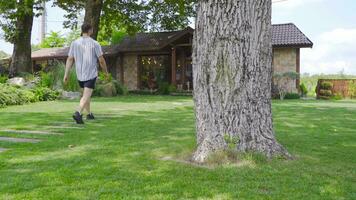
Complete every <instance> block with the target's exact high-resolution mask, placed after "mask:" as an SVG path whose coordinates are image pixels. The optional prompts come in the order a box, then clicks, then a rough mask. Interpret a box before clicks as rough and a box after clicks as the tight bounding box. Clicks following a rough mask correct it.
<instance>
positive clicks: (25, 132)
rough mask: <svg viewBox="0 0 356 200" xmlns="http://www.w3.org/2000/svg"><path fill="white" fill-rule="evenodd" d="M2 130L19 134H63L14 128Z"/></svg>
mask: <svg viewBox="0 0 356 200" xmlns="http://www.w3.org/2000/svg"><path fill="white" fill-rule="evenodd" d="M0 132H4V133H18V134H37V135H62V134H61V133H55V132H48V131H31V130H12V129H5V130H0Z"/></svg>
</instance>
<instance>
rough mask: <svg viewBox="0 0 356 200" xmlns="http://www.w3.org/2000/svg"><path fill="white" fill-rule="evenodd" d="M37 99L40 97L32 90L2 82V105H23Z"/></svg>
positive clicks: (0, 105) (0, 102)
mask: <svg viewBox="0 0 356 200" xmlns="http://www.w3.org/2000/svg"><path fill="white" fill-rule="evenodd" d="M36 101H39V98H38V96H36V95H35V93H34V92H32V91H31V90H27V89H24V88H20V87H15V86H10V85H6V84H0V107H5V106H8V105H22V104H25V103H30V102H36Z"/></svg>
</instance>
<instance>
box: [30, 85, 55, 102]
mask: <svg viewBox="0 0 356 200" xmlns="http://www.w3.org/2000/svg"><path fill="white" fill-rule="evenodd" d="M33 92H34V93H35V95H36V97H37V98H38V99H39V100H40V101H53V100H56V99H58V98H59V92H58V91H54V90H51V89H50V88H47V87H36V88H35V89H33Z"/></svg>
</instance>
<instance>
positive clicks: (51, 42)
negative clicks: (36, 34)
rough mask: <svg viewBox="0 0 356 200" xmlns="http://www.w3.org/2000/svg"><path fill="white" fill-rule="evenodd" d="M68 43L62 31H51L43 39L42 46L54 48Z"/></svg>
mask: <svg viewBox="0 0 356 200" xmlns="http://www.w3.org/2000/svg"><path fill="white" fill-rule="evenodd" d="M65 44H66V38H64V37H63V36H62V35H61V33H60V32H54V31H51V32H50V33H49V34H48V35H47V36H46V37H45V39H44V40H43V42H42V43H41V45H40V47H41V48H53V47H63V46H64V45H65Z"/></svg>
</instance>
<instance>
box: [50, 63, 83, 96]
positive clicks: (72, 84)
mask: <svg viewBox="0 0 356 200" xmlns="http://www.w3.org/2000/svg"><path fill="white" fill-rule="evenodd" d="M52 68H53V69H52V72H53V74H54V76H53V79H54V80H53V81H54V87H52V89H63V90H65V91H72V92H77V91H79V90H80V87H79V84H78V80H77V74H76V70H75V67H72V68H71V70H70V71H69V74H68V81H67V84H65V85H64V83H63V77H64V74H65V65H64V64H63V63H61V62H58V63H56V64H55V65H54V66H53V67H52Z"/></svg>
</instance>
